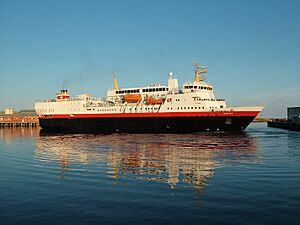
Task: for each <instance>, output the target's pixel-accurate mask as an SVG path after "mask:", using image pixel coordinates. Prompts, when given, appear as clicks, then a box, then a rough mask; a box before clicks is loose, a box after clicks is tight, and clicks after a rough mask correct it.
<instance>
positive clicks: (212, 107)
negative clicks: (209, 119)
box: [167, 106, 223, 110]
mask: <svg viewBox="0 0 300 225" xmlns="http://www.w3.org/2000/svg"><path fill="white" fill-rule="evenodd" d="M201 108H202V109H204V106H202V107H201V106H199V107H197V106H195V107H193V106H192V107H177V109H178V110H179V109H201ZM209 108H210V109H217V108H218V107H216V106H210V107H209ZM220 108H223V106H220ZM167 109H168V110H172V109H173V108H172V107H171V108H167Z"/></svg>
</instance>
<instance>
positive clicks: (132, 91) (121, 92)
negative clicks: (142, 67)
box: [116, 89, 140, 94]
mask: <svg viewBox="0 0 300 225" xmlns="http://www.w3.org/2000/svg"><path fill="white" fill-rule="evenodd" d="M139 92H140V90H139V89H133V90H120V91H116V94H129V93H131V94H132V93H139Z"/></svg>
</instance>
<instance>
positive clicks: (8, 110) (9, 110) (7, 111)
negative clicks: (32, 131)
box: [4, 108, 14, 115]
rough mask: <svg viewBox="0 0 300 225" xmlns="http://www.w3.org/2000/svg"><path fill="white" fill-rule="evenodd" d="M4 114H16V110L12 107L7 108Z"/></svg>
mask: <svg viewBox="0 0 300 225" xmlns="http://www.w3.org/2000/svg"><path fill="white" fill-rule="evenodd" d="M4 114H5V115H11V114H14V110H13V109H12V108H6V109H5V110H4Z"/></svg>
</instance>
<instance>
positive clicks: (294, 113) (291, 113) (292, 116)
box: [287, 107, 300, 123]
mask: <svg viewBox="0 0 300 225" xmlns="http://www.w3.org/2000/svg"><path fill="white" fill-rule="evenodd" d="M287 114H288V121H290V122H293V123H300V107H291V108H288V109H287Z"/></svg>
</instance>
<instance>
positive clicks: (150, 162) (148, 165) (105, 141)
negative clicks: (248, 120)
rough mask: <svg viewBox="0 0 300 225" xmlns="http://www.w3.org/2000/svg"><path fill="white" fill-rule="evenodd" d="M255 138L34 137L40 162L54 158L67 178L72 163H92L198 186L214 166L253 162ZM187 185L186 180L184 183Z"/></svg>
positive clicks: (122, 175)
mask: <svg viewBox="0 0 300 225" xmlns="http://www.w3.org/2000/svg"><path fill="white" fill-rule="evenodd" d="M257 149H258V140H257V139H256V138H254V137H251V136H249V135H247V134H245V133H241V134H226V133H200V134H189V135H181V134H180V135H176V134H160V135H157V134H155V135H153V134H115V135H58V134H51V135H50V134H43V133H42V134H41V136H37V137H36V153H35V156H36V159H37V160H38V161H39V162H40V163H39V164H40V166H43V164H47V163H49V162H50V163H53V162H55V163H57V166H58V167H59V168H60V173H61V177H63V178H65V179H67V174H68V171H69V170H71V169H72V166H75V167H76V165H78V164H80V165H82V164H85V165H88V164H93V165H94V164H95V165H97V166H99V165H100V166H102V167H103V170H101V171H106V172H105V173H107V175H108V176H109V177H111V178H112V179H114V180H115V181H118V180H120V179H142V180H148V181H155V182H164V183H168V184H169V185H170V187H171V188H174V187H175V186H176V185H177V184H180V183H181V184H184V185H185V186H192V187H194V188H195V189H196V190H200V189H201V188H202V187H203V186H204V185H206V184H208V179H209V178H210V177H212V176H213V175H214V173H215V169H216V168H219V167H223V166H226V165H230V164H232V163H251V162H257V161H258V160H259V157H258V152H257ZM187 184H189V185H187Z"/></svg>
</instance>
